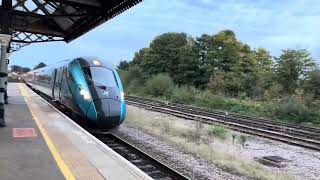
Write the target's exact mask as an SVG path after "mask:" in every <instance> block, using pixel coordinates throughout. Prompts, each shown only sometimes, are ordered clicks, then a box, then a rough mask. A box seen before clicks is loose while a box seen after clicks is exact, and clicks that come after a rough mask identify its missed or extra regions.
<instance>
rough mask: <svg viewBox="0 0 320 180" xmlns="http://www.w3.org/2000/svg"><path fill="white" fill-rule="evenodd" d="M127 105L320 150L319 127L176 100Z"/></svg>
mask: <svg viewBox="0 0 320 180" xmlns="http://www.w3.org/2000/svg"><path fill="white" fill-rule="evenodd" d="M126 101H127V104H129V105H134V106H138V107H141V108H145V109H148V110H152V111H157V112H161V113H165V114H170V115H173V116H176V117H180V118H183V119H187V120H193V121H201V122H203V123H207V124H221V125H223V126H226V127H228V128H230V129H233V130H236V131H240V132H243V133H247V134H251V135H257V136H261V137H265V138H269V139H273V140H277V141H281V142H285V143H288V144H293V145H297V146H301V147H305V148H310V149H314V150H318V151H320V129H319V128H313V127H305V126H301V125H294V124H289V123H281V122H277V121H272V120H269V119H261V118H255V117H246V116H242V115H237V114H233V113H226V112H222V111H211V110H208V109H204V108H198V107H192V106H187V105H182V104H177V103H170V102H164V101H159V100H150V99H146V98H140V97H134V96H126Z"/></svg>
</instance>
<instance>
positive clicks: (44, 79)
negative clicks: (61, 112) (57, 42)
mask: <svg viewBox="0 0 320 180" xmlns="http://www.w3.org/2000/svg"><path fill="white" fill-rule="evenodd" d="M22 78H23V80H24V82H25V83H26V84H27V85H28V86H31V88H33V89H34V90H36V91H38V92H41V93H42V94H44V95H46V96H48V97H49V98H50V99H52V100H53V101H56V102H58V103H59V104H60V105H61V106H63V107H65V108H66V109H67V110H68V111H70V112H71V113H72V116H75V117H81V119H84V120H85V121H88V122H90V123H93V124H95V125H97V126H98V127H99V128H103V129H114V128H117V127H118V126H119V125H120V124H121V123H122V122H123V121H124V120H125V116H126V103H125V98H124V92H123V87H122V83H121V80H120V77H119V74H118V72H117V70H116V69H115V68H114V67H113V66H112V65H110V64H107V63H104V62H102V61H101V60H99V59H97V58H84V57H80V58H75V59H70V60H65V61H61V62H58V63H57V64H55V65H51V66H46V67H43V68H39V69H36V70H33V71H30V72H28V73H26V74H24V75H23V76H22Z"/></svg>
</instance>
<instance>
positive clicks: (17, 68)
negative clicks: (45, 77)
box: [11, 65, 31, 73]
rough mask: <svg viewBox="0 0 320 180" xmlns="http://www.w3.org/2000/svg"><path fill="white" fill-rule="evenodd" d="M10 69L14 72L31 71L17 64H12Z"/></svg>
mask: <svg viewBox="0 0 320 180" xmlns="http://www.w3.org/2000/svg"><path fill="white" fill-rule="evenodd" d="M11 71H12V72H16V73H27V72H29V71H31V69H30V68H28V67H21V66H18V65H12V66H11Z"/></svg>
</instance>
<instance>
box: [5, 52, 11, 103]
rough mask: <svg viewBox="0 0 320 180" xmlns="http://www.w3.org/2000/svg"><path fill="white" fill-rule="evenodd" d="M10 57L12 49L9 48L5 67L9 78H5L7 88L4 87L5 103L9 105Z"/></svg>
mask: <svg viewBox="0 0 320 180" xmlns="http://www.w3.org/2000/svg"><path fill="white" fill-rule="evenodd" d="M9 56H10V47H9V48H7V57H6V67H5V73H6V74H7V76H6V77H5V81H4V84H5V87H4V103H5V104H8V74H9V73H8V66H9V62H10V61H9Z"/></svg>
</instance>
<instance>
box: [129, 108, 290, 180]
mask: <svg viewBox="0 0 320 180" xmlns="http://www.w3.org/2000/svg"><path fill="white" fill-rule="evenodd" d="M126 122H127V123H128V124H130V125H132V126H135V127H137V128H139V129H142V130H144V131H146V132H149V133H151V134H154V135H156V136H159V137H161V138H162V139H163V140H165V141H166V142H168V143H171V144H173V145H179V146H180V147H182V148H183V149H184V150H185V151H187V152H188V153H191V154H193V155H194V156H197V157H200V158H202V159H205V160H207V161H208V162H210V163H212V164H214V165H216V166H218V167H220V168H222V169H225V170H228V171H230V172H232V173H234V174H237V175H241V176H246V177H249V178H256V179H268V180H269V179H274V180H275V179H277V180H279V179H283V180H286V179H292V178H291V177H290V176H288V175H287V174H285V173H281V172H273V171H270V170H267V169H266V168H264V167H263V166H262V165H260V164H259V163H257V162H255V161H254V160H247V159H242V158H241V156H240V155H239V154H231V153H228V152H226V151H225V150H224V149H221V148H216V147H215V146H214V143H213V142H215V141H218V142H221V143H223V142H225V141H230V142H232V141H235V140H236V142H237V143H239V144H240V145H243V146H244V144H245V143H246V141H247V136H244V135H242V134H238V133H237V134H235V133H230V131H229V130H227V129H225V128H224V127H221V126H208V125H204V124H202V123H201V122H190V121H184V120H178V119H177V118H175V117H171V116H168V115H163V114H160V113H156V112H151V111H146V110H143V109H139V108H136V107H132V106H129V107H128V114H127V118H126Z"/></svg>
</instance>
